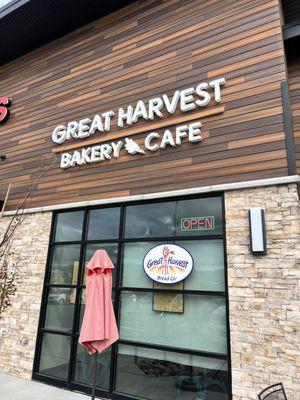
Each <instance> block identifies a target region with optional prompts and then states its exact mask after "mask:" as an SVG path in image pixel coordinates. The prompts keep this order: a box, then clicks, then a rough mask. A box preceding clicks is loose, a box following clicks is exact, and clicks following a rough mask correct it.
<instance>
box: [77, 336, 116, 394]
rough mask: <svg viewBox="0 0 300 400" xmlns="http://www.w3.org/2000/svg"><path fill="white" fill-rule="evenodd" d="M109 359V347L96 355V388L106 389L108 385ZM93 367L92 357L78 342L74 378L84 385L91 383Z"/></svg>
mask: <svg viewBox="0 0 300 400" xmlns="http://www.w3.org/2000/svg"><path fill="white" fill-rule="evenodd" d="M110 359H111V351H110V349H108V350H105V351H104V352H103V353H101V354H98V355H97V374H96V386H97V387H98V388H102V389H108V387H109V374H110ZM93 368H94V358H93V357H91V356H90V355H89V354H88V353H87V351H86V349H85V348H83V347H82V346H81V345H80V344H78V346H77V352H76V361H75V377H74V380H75V381H76V382H79V383H83V384H85V385H92V382H93V372H94V371H93Z"/></svg>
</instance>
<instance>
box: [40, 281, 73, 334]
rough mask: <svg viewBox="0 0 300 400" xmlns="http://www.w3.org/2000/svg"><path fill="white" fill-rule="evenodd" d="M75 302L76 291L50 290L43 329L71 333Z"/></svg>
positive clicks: (65, 289)
mask: <svg viewBox="0 0 300 400" xmlns="http://www.w3.org/2000/svg"><path fill="white" fill-rule="evenodd" d="M75 301H76V289H70V288H56V287H54V288H50V290H49V294H48V301H47V309H46V319H45V328H47V329H55V330H60V331H68V332H71V331H72V328H73V314H74V305H75Z"/></svg>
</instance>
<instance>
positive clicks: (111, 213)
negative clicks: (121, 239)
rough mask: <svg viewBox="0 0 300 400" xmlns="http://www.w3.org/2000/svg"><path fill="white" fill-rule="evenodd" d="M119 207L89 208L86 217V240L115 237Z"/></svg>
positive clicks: (117, 231)
mask: <svg viewBox="0 0 300 400" xmlns="http://www.w3.org/2000/svg"><path fill="white" fill-rule="evenodd" d="M119 222H120V207H115V208H103V209H100V210H91V211H90V212H89V218H88V240H101V239H102V240H103V239H117V238H118V235H119Z"/></svg>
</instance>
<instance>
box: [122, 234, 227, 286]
mask: <svg viewBox="0 0 300 400" xmlns="http://www.w3.org/2000/svg"><path fill="white" fill-rule="evenodd" d="M168 242H169V243H174V244H177V245H179V246H181V247H183V248H184V249H186V250H187V251H188V252H189V253H190V254H191V255H192V257H193V259H194V268H193V271H192V272H191V274H190V275H189V276H188V277H187V278H186V279H185V281H184V289H187V290H208V291H223V290H224V253H223V241H222V240H219V239H212V240H193V241H192V240H190V241H168ZM162 243H163V242H135V243H125V245H124V252H123V274H122V275H123V276H122V286H128V287H142V288H151V287H153V283H152V281H151V280H150V278H148V276H147V275H146V273H145V272H144V268H143V259H144V257H145V255H146V253H147V252H148V251H149V250H150V249H151V248H153V247H155V246H157V245H159V244H162Z"/></svg>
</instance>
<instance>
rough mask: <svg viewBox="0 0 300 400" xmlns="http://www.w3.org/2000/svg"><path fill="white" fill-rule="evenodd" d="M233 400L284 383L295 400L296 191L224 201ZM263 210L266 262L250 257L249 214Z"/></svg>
mask: <svg viewBox="0 0 300 400" xmlns="http://www.w3.org/2000/svg"><path fill="white" fill-rule="evenodd" d="M225 207H226V231H227V254H228V258H227V260H228V280H229V308H230V326H231V327H230V329H231V357H232V390H233V399H234V400H246V399H247V400H249V399H253V400H254V399H257V393H258V392H259V391H260V390H262V389H263V388H264V387H266V386H267V385H270V384H273V383H277V382H283V384H284V387H285V388H286V391H287V397H288V400H299V399H300V329H299V328H300V326H299V322H300V319H299V317H300V303H299V277H300V269H299V267H300V209H299V198H298V195H297V187H296V185H294V184H291V185H284V186H272V187H261V188H253V189H245V190H236V191H230V192H227V193H225ZM250 207H259V208H263V209H264V210H265V216H266V228H267V243H268V254H267V255H264V256H253V255H252V254H251V253H250V252H249V228H248V209H249V208H250Z"/></svg>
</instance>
